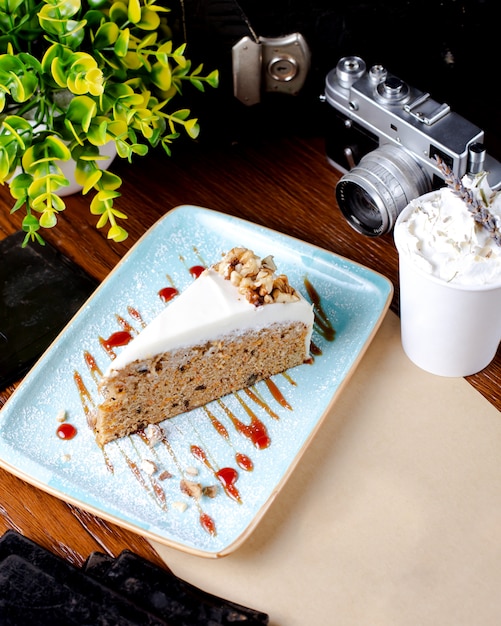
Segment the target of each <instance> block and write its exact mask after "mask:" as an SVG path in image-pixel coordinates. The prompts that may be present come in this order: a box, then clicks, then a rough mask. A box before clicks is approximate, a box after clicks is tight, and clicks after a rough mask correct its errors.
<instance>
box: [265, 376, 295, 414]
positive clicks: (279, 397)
mask: <svg viewBox="0 0 501 626" xmlns="http://www.w3.org/2000/svg"><path fill="white" fill-rule="evenodd" d="M264 382H265V383H266V386H267V387H268V389H269V390H270V393H271V395H272V396H273V397H274V398H275V400H276V401H277V402H278V404H280V405H281V406H283V407H284V409H288V410H289V411H292V406H291V405H290V404H289V403H288V402H287V400H286V399H285V397H284V395H283V394H282V392H281V391H280V389H279V388H278V387H277V386H276V384H275V383H274V381H273V380H272V379H271V378H267V379H266V380H265V381H264ZM277 419H278V416H277Z"/></svg>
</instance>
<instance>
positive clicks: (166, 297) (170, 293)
mask: <svg viewBox="0 0 501 626" xmlns="http://www.w3.org/2000/svg"><path fill="white" fill-rule="evenodd" d="M178 293H179V292H178V290H177V289H176V288H175V287H164V288H163V289H160V291H159V292H158V295H159V296H160V298H161V299H162V300H163V301H164V302H169V301H170V300H172V298H174V297H175V296H177V294H178Z"/></svg>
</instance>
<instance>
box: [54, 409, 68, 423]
mask: <svg viewBox="0 0 501 626" xmlns="http://www.w3.org/2000/svg"><path fill="white" fill-rule="evenodd" d="M56 420H57V421H58V422H61V423H62V422H65V421H66V411H65V409H61V410H60V411H58V413H57V415H56Z"/></svg>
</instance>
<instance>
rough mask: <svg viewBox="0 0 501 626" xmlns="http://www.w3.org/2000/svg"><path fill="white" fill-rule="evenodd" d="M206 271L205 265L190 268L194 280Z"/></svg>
mask: <svg viewBox="0 0 501 626" xmlns="http://www.w3.org/2000/svg"><path fill="white" fill-rule="evenodd" d="M204 270H205V267H204V266H203V265H194V266H193V267H190V274H191V275H192V276H193V278H198V277H199V276H200V274H201V273H202V272H203V271H204Z"/></svg>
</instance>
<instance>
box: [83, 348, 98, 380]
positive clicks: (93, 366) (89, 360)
mask: <svg viewBox="0 0 501 626" xmlns="http://www.w3.org/2000/svg"><path fill="white" fill-rule="evenodd" d="M84 361H85V364H86V365H87V368H88V370H89V372H90V375H91V376H92V380H93V381H94V382H95V383H96V385H98V384H99V381H100V380H101V378H102V376H103V373H102V372H101V370H100V369H99V366H98V364H97V363H96V359H95V358H94V357H93V356H92V354H91V353H90V352H88V351H87V350H85V352H84Z"/></svg>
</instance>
